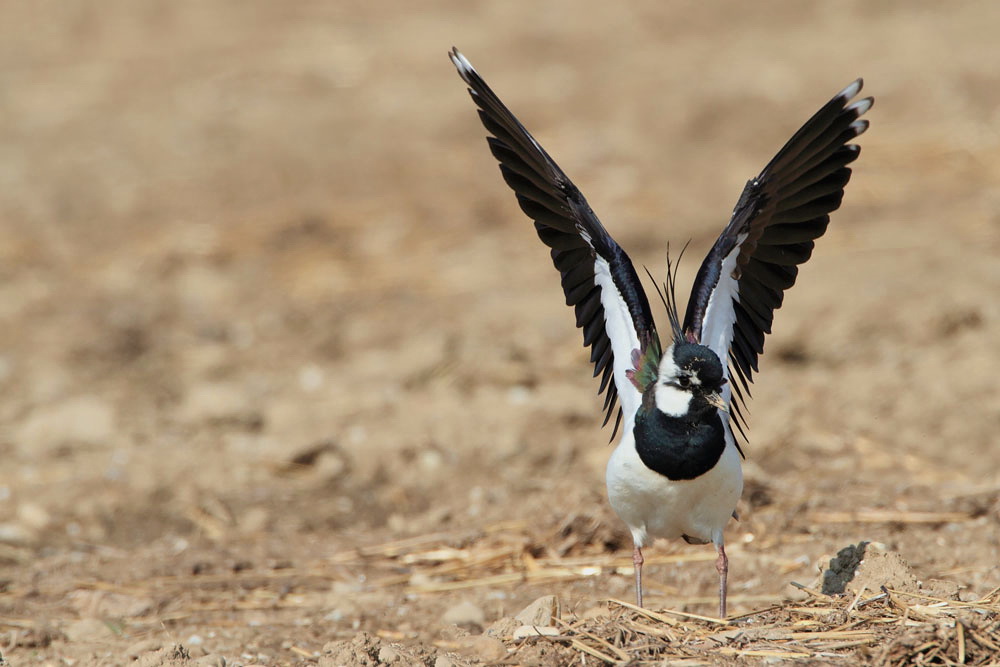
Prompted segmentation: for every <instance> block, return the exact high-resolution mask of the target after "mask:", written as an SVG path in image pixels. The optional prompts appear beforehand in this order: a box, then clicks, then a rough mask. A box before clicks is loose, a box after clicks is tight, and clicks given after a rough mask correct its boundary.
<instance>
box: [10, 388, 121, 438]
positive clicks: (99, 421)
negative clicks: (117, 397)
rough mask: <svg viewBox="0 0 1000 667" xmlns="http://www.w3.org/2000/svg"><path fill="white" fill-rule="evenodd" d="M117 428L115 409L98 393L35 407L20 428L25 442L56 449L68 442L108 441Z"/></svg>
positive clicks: (19, 436)
mask: <svg viewBox="0 0 1000 667" xmlns="http://www.w3.org/2000/svg"><path fill="white" fill-rule="evenodd" d="M114 431H115V411H114V408H113V407H112V406H111V404H110V403H108V402H107V401H105V400H103V399H100V398H98V397H97V396H76V397H72V398H68V399H66V400H64V401H61V402H59V403H55V404H52V405H46V406H43V407H40V408H38V409H36V410H35V411H33V412H32V413H31V414H30V415H29V416H28V418H27V419H26V420H25V421H24V423H23V424H22V426H21V428H20V429H19V430H18V433H17V439H18V440H19V441H20V442H21V443H22V444H23V445H24V446H32V447H41V448H44V449H54V448H57V447H61V446H63V445H68V444H78V443H83V444H105V443H107V442H108V441H109V440H110V439H111V438H112V436H113V435H114Z"/></svg>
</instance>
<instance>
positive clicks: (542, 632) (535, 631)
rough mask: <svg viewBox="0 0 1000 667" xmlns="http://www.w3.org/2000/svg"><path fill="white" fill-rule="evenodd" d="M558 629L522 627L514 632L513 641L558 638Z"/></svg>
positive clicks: (539, 626)
mask: <svg viewBox="0 0 1000 667" xmlns="http://www.w3.org/2000/svg"><path fill="white" fill-rule="evenodd" d="M558 636H559V628H554V627H552V626H551V625H549V626H544V625H522V626H521V627H519V628H518V629H517V630H514V635H513V639H514V641H520V640H522V639H526V638H528V637H558Z"/></svg>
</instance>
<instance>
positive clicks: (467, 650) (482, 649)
mask: <svg viewBox="0 0 1000 667" xmlns="http://www.w3.org/2000/svg"><path fill="white" fill-rule="evenodd" d="M459 651H461V652H462V653H464V654H465V655H470V656H475V657H476V658H478V659H479V660H480V661H481V662H483V663H485V664H487V665H490V664H493V663H497V662H501V661H503V660H506V659H507V647H506V646H504V645H503V642H502V641H500V640H499V639H495V638H493V637H487V636H486V635H479V636H477V637H466V638H465V639H463V640H462V641H460V642H459Z"/></svg>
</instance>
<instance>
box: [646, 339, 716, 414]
mask: <svg viewBox="0 0 1000 667" xmlns="http://www.w3.org/2000/svg"><path fill="white" fill-rule="evenodd" d="M725 383H726V376H725V373H724V371H723V368H722V362H721V361H719V357H718V355H717V354H715V352H713V351H712V350H711V349H710V348H708V347H705V346H704V345H698V344H697V343H689V342H686V341H678V342H675V343H674V344H673V345H671V346H670V347H669V348H668V349H667V350H666V351H665V352H664V354H663V357H662V358H661V359H660V368H659V371H658V373H657V378H656V386H655V389H654V393H653V397H654V399H655V402H656V408H657V409H658V410H659V411H660V412H663V413H664V414H666V415H669V416H671V417H684V416H690V417H697V416H699V415H701V414H704V413H706V412H708V411H709V410H714V409H716V408H721V409H722V410H726V409H727V406H726V403H725V401H724V400H723V398H722V395H721V393H720V392H721V391H722V385H724V384H725Z"/></svg>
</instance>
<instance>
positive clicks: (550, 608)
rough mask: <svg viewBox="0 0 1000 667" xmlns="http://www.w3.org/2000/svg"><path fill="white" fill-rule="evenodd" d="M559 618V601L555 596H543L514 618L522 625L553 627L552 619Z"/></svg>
mask: <svg viewBox="0 0 1000 667" xmlns="http://www.w3.org/2000/svg"><path fill="white" fill-rule="evenodd" d="M557 616H559V600H558V599H557V598H556V596H555V595H543V596H542V597H540V598H538V599H537V600H535V601H534V602H532V603H531V604H529V605H528V606H527V607H525V608H524V609H522V610H521V612H520V613H519V614H518V615H517V616H515V617H514V618H515V619H516V620H517V621H518V622H520V623H521V625H552V619H553V618H556V617H557Z"/></svg>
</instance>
